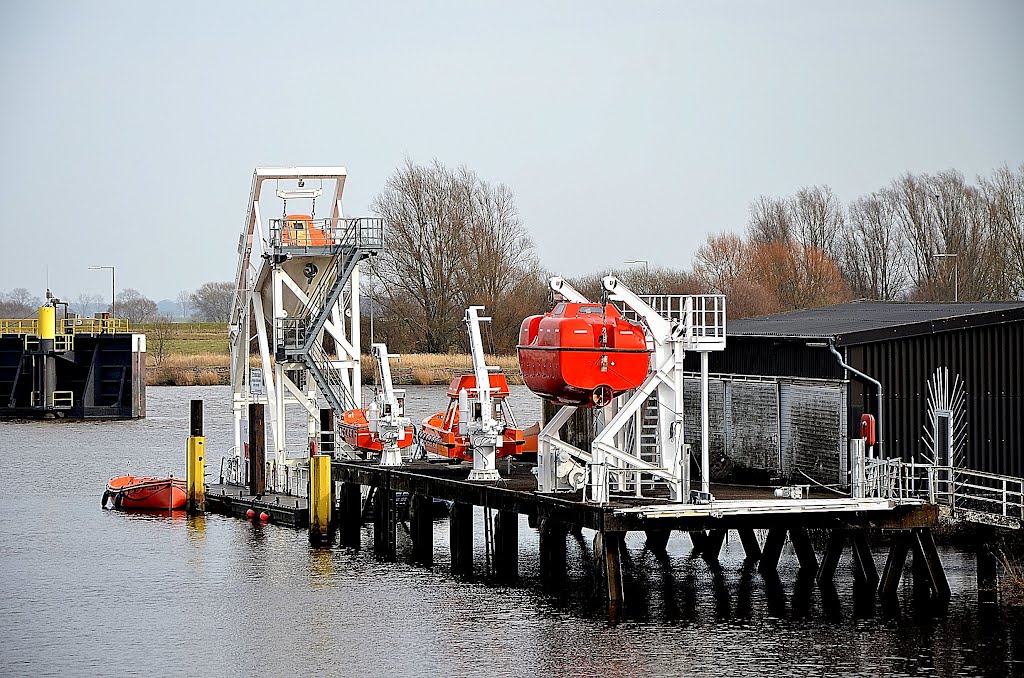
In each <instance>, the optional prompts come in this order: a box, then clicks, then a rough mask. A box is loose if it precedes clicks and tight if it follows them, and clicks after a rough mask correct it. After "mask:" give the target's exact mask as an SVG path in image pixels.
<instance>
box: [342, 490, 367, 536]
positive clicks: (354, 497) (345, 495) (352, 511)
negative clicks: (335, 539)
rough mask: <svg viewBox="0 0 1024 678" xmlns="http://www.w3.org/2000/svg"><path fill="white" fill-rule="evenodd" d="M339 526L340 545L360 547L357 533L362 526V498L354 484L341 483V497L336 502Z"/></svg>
mask: <svg viewBox="0 0 1024 678" xmlns="http://www.w3.org/2000/svg"><path fill="white" fill-rule="evenodd" d="M338 513H339V514H340V515H339V520H338V522H339V526H340V528H341V543H342V544H344V545H345V546H351V547H352V548H356V549H358V548H359V546H360V539H359V531H360V528H362V526H363V497H362V492H361V491H360V486H359V485H357V484H356V483H342V484H341V497H340V500H339V502H338Z"/></svg>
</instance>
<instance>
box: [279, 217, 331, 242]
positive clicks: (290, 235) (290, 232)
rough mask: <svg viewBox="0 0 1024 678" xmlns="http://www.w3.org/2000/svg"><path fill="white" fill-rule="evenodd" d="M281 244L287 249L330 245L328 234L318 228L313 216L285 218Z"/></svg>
mask: <svg viewBox="0 0 1024 678" xmlns="http://www.w3.org/2000/svg"><path fill="white" fill-rule="evenodd" d="M321 223H323V221H322V220H321ZM281 244H282V245H284V246H285V247H326V246H327V245H328V244H329V243H328V238H327V233H325V232H324V230H323V229H322V228H320V227H318V226H316V222H314V221H313V215H311V214H289V215H288V216H286V217H285V218H284V227H283V228H282V229H281Z"/></svg>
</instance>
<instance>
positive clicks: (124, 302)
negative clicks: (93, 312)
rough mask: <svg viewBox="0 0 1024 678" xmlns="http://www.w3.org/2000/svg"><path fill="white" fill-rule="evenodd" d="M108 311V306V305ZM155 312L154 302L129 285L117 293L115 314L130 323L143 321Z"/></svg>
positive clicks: (154, 315) (153, 315) (154, 314)
mask: <svg viewBox="0 0 1024 678" xmlns="http://www.w3.org/2000/svg"><path fill="white" fill-rule="evenodd" d="M107 310H108V311H109V310H110V308H109V307H108V308H107ZM156 314H157V307H156V302H154V301H153V300H152V299H150V298H149V297H147V296H145V295H144V294H142V292H139V291H138V290H136V289H132V288H131V287H129V288H126V289H123V290H121V292H120V293H119V294H118V295H117V316H118V317H119V318H126V319H127V320H128V322H131V323H144V322H146V321H147V320H150V319H151V318H155V317H156Z"/></svg>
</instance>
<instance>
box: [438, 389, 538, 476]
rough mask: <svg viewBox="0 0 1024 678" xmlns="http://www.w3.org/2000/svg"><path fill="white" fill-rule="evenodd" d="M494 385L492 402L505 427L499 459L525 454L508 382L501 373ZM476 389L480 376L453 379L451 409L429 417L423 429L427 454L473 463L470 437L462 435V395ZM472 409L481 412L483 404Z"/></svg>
mask: <svg viewBox="0 0 1024 678" xmlns="http://www.w3.org/2000/svg"><path fill="white" fill-rule="evenodd" d="M488 378H489V380H490V385H491V389H492V392H491V402H492V403H493V407H494V412H493V415H492V416H493V417H494V419H495V420H496V421H498V422H501V423H503V424H504V425H505V429H504V432H503V433H502V436H501V446H500V447H498V448H497V450H496V454H495V456H496V457H497V458H499V459H500V458H502V457H508V456H510V455H518V454H522V452H523V446H524V444H525V443H526V438H525V435H524V433H523V429H521V428H518V427H517V425H516V420H515V417H514V416H513V415H512V411H511V410H510V409H509V407H508V403H507V402H506V398H508V396H509V389H508V379H506V378H505V375H504V374H502V373H500V372H492V373H491V374H489V375H488ZM475 389H476V375H473V374H460V375H456V377H455V378H454V379H452V383H451V385H450V386H449V387H448V398H449V399H450V400H449V402H448V409H446V410H444V411H443V412H438V413H437V414H435V415H433V416H431V417H427V418H426V419H424V420H423V425H422V426H421V427H420V444H421V445H422V446H423V449H424V450H426V451H427V452H431V453H433V454H436V455H438V456H441V457H450V458H451V459H458V460H461V461H473V450H472V449H471V448H470V445H469V435H468V434H467V433H465V432H461V433H460V431H459V393H460V392H463V391H464V392H466V393H472V392H473V391H475ZM469 406H470V407H474V406H475V407H477V408H479V406H480V404H479V403H476V402H474V403H469Z"/></svg>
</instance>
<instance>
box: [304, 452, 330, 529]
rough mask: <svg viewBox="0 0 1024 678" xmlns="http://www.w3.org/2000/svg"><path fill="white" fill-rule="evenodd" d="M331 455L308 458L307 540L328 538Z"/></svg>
mask: <svg viewBox="0 0 1024 678" xmlns="http://www.w3.org/2000/svg"><path fill="white" fill-rule="evenodd" d="M332 482H333V481H332V480H331V457H330V455H327V454H317V455H314V456H312V457H310V459H309V540H310V541H311V542H314V543H316V542H320V541H324V540H325V539H327V538H328V536H329V534H330V529H331V483H332Z"/></svg>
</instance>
